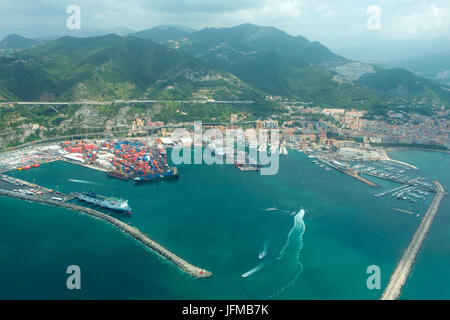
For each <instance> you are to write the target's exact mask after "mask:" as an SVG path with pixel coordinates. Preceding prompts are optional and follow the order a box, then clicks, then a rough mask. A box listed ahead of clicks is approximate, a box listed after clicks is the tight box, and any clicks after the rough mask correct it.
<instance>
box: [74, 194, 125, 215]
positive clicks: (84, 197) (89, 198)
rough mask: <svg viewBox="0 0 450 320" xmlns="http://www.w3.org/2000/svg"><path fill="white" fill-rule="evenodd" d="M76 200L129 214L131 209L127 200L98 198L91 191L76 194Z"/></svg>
mask: <svg viewBox="0 0 450 320" xmlns="http://www.w3.org/2000/svg"><path fill="white" fill-rule="evenodd" d="M77 198H78V199H80V200H81V201H85V202H88V203H92V204H94V205H96V206H100V207H102V208H107V209H111V210H115V211H120V212H125V213H127V214H131V207H130V206H129V205H128V200H122V199H119V198H114V197H104V196H100V195H98V194H96V193H95V192H93V191H88V192H84V193H79V194H77Z"/></svg>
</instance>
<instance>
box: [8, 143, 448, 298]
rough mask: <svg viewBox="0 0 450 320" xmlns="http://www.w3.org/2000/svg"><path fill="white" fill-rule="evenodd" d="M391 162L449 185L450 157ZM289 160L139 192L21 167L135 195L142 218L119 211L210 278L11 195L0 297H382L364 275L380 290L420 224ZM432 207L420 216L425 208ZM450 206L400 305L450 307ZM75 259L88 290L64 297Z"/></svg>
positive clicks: (85, 175)
mask: <svg viewBox="0 0 450 320" xmlns="http://www.w3.org/2000/svg"><path fill="white" fill-rule="evenodd" d="M391 157H393V158H395V159H399V160H405V161H408V162H410V163H412V164H415V165H417V166H419V167H420V168H421V172H420V173H421V175H423V176H427V177H430V178H432V177H439V180H440V181H441V182H442V183H443V185H444V187H445V188H446V189H450V174H449V172H448V170H447V171H446V169H447V168H448V167H449V166H448V164H449V163H448V162H449V155H444V154H439V153H427V152H419V151H408V152H403V151H402V152H395V153H392V154H391ZM280 161H281V163H280V171H279V173H278V174H277V175H275V176H260V175H258V174H256V173H245V172H240V171H239V170H237V169H236V168H234V167H233V166H227V165H213V166H207V165H182V166H179V168H180V171H181V177H180V179H178V180H177V181H171V182H162V183H156V184H148V185H142V186H135V185H134V184H132V183H131V182H126V181H121V180H117V179H114V178H109V177H107V176H106V175H105V174H104V173H102V172H97V171H93V170H90V169H87V168H83V167H78V166H75V165H71V164H68V163H62V162H56V163H50V164H47V165H43V166H41V167H40V168H39V169H30V170H28V171H20V172H19V171H16V172H14V173H12V175H14V176H17V177H20V178H23V179H25V180H28V181H35V182H36V183H37V184H40V185H44V186H47V187H51V188H54V189H57V190H59V191H61V192H70V191H85V190H88V189H93V190H94V191H96V192H98V193H99V194H104V195H111V196H118V197H122V198H125V199H128V200H129V204H130V205H131V206H132V207H133V215H132V216H131V217H130V218H126V217H123V216H121V215H117V214H115V213H112V214H113V215H114V216H116V217H119V218H121V219H122V220H124V221H126V222H128V223H129V224H131V225H133V226H136V227H138V228H139V229H140V230H142V231H144V232H146V233H148V234H149V235H150V236H151V237H152V238H153V239H155V240H157V241H158V242H160V243H162V244H163V245H165V246H166V247H167V248H169V249H171V250H172V251H174V252H175V253H177V254H179V255H180V256H181V257H183V258H185V259H186V260H188V261H190V262H191V263H193V264H196V265H199V266H201V267H204V268H206V269H208V270H210V271H212V273H213V276H212V277H211V278H208V279H200V280H199V279H194V278H191V277H189V276H187V275H185V274H184V273H182V272H180V271H178V269H177V268H175V267H174V266H172V265H171V264H170V263H168V262H166V261H165V260H163V259H161V258H159V257H158V256H156V255H155V254H153V253H152V252H151V251H150V250H148V249H146V248H144V247H143V246H141V245H140V244H139V243H137V242H136V241H134V240H133V239H131V238H129V237H128V236H126V235H125V234H123V233H122V232H120V231H118V230H117V229H116V228H114V227H112V226H110V225H108V224H106V223H104V222H102V221H98V220H96V219H93V218H91V217H88V216H85V215H82V214H79V213H76V212H72V211H68V210H65V209H61V208H53V207H49V206H44V205H40V204H34V203H28V202H23V201H20V200H16V199H8V198H4V197H1V198H0V208H1V214H0V223H1V225H2V227H3V228H2V229H3V232H2V233H1V234H0V261H2V263H1V264H0V274H1V275H2V277H1V278H0V298H3V299H13V298H26V299H38V298H39V299H51V298H57V299H266V298H270V299H378V298H379V297H380V295H381V293H382V290H369V289H368V288H367V286H366V279H367V277H368V275H367V274H366V269H367V267H368V266H370V265H378V266H380V268H381V284H382V288H384V286H385V285H386V284H387V282H388V280H389V277H390V274H391V273H392V271H393V269H394V267H395V265H396V263H397V261H398V260H399V258H400V257H401V255H402V252H403V250H404V249H405V248H406V246H407V244H408V242H409V240H410V238H411V237H412V235H413V233H414V231H415V229H416V227H417V225H418V224H419V223H420V218H417V217H415V216H410V215H407V214H402V213H399V212H396V211H393V210H392V208H393V207H401V205H400V204H399V201H398V200H396V199H394V198H392V197H383V198H381V199H376V198H375V197H373V194H375V193H377V192H379V190H376V189H373V188H371V187H369V186H366V185H364V184H362V183H360V182H358V181H356V180H355V179H353V178H351V177H348V176H345V175H343V174H341V173H339V172H335V171H325V170H323V169H322V168H320V167H318V166H316V165H314V164H312V163H311V162H310V161H309V160H308V159H307V157H306V156H305V155H303V154H301V153H298V152H296V151H291V152H290V154H289V156H288V157H282V158H281V159H280ZM380 184H382V185H383V186H386V187H391V186H392V184H390V183H388V182H383V181H381V182H380ZM430 201H431V198H429V199H428V200H427V201H426V203H422V204H418V205H415V210H416V211H418V212H423V211H425V210H426V207H427V205H428V203H429V202H430ZM404 206H405V208H406V209H409V208H408V205H407V204H405V205H404ZM301 207H303V208H304V209H305V210H306V214H305V216H304V217H303V218H301V217H300V216H299V215H298V214H297V213H298V212H299V210H300V208H301ZM448 208H449V202H448V198H447V199H445V200H444V202H443V205H442V206H441V209H440V212H439V213H438V215H437V217H436V220H435V222H434V224H433V226H432V229H431V232H430V234H429V237H428V238H427V241H426V242H425V246H424V248H423V250H422V251H421V254H420V256H419V259H418V262H417V265H416V267H415V268H414V270H413V273H412V278H411V280H410V281H409V282H408V284H407V287H406V289H405V290H404V293H403V296H402V298H405V299H422V298H436V297H437V298H447V299H448V298H450V294H449V291H448V290H446V288H447V287H448V286H449V285H450V277H449V274H448V269H449V266H450V261H449V259H450V258H449V257H450V256H449V254H448V253H449V243H448V235H449V234H448V230H449V228H448V226H449V217H448V214H446V213H448V212H449V210H448ZM264 247H266V248H267V255H266V256H265V257H264V259H262V260H260V259H258V254H259V252H260V251H261V250H262V249H263V248H264ZM73 264H75V265H79V266H80V268H81V273H82V279H81V286H82V289H81V290H78V291H76V290H75V291H71V290H68V289H67V288H66V279H67V276H68V275H67V274H66V273H65V271H66V268H67V266H69V265H73ZM243 274H247V277H242V275H243Z"/></svg>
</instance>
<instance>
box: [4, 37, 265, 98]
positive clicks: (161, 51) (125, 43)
mask: <svg viewBox="0 0 450 320" xmlns="http://www.w3.org/2000/svg"><path fill="white" fill-rule="evenodd" d="M0 75H1V77H0V84H1V85H2V86H3V87H5V88H8V90H9V91H10V92H11V94H12V95H14V96H15V97H17V98H19V99H22V100H44V101H46V100H55V99H58V100H80V99H91V100H108V99H130V98H144V97H145V98H167V99H171V98H173V99H188V98H192V95H193V93H195V92H196V91H198V90H203V91H202V92H206V94H209V95H212V96H211V97H210V98H214V97H213V96H214V95H217V96H220V97H226V96H227V95H228V96H235V97H234V98H236V99H242V98H245V97H247V96H258V95H260V94H259V93H257V91H256V90H254V89H252V88H250V87H248V86H246V85H245V84H244V83H242V82H241V81H240V80H239V79H237V78H236V77H234V76H233V75H230V74H226V73H224V72H217V71H215V70H213V69H211V68H208V67H207V66H205V65H204V64H203V63H202V62H200V61H198V60H197V59H195V58H191V57H189V56H186V55H185V54H183V53H182V52H180V51H177V50H174V49H171V48H168V47H165V46H161V45H158V44H156V43H154V42H153V41H150V40H142V39H138V38H135V37H126V38H121V37H119V36H116V35H107V36H102V37H91V38H72V37H63V38H60V39H58V40H55V41H52V42H50V43H48V44H45V45H42V46H38V47H34V48H31V49H28V50H25V51H22V52H20V53H17V54H16V55H14V56H13V57H8V58H7V57H3V58H0ZM168 87H169V88H170V90H169V89H167V88H168ZM208 88H210V89H211V90H212V91H213V92H211V90H208ZM208 97H209V96H208Z"/></svg>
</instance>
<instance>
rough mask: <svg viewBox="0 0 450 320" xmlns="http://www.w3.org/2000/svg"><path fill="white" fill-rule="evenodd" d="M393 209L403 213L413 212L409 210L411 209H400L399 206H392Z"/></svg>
mask: <svg viewBox="0 0 450 320" xmlns="http://www.w3.org/2000/svg"><path fill="white" fill-rule="evenodd" d="M394 210H395V211H398V212H403V213H407V214H411V215H412V214H414V212H411V211H408V210H405V209H401V208H394Z"/></svg>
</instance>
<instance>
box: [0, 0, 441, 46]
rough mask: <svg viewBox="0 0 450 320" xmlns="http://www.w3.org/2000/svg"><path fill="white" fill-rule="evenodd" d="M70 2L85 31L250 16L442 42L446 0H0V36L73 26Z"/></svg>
mask: <svg viewBox="0 0 450 320" xmlns="http://www.w3.org/2000/svg"><path fill="white" fill-rule="evenodd" d="M70 5H77V6H78V7H79V8H80V12H81V18H80V22H81V25H80V26H81V29H80V30H79V31H85V32H89V31H90V30H95V29H100V30H107V31H108V30H115V28H119V27H121V28H123V27H126V28H129V29H132V30H135V31H140V30H143V29H147V28H150V27H153V26H157V25H160V24H183V25H186V26H189V27H193V28H195V29H202V28H205V27H231V26H235V25H239V24H242V23H253V24H257V25H265V26H269V25H270V26H275V27H277V28H279V29H281V30H283V31H286V32H287V33H289V34H292V35H302V36H305V37H307V38H308V39H309V40H314V41H320V42H321V43H323V44H325V45H327V46H329V47H330V48H332V49H340V48H347V47H358V46H362V45H364V46H365V47H366V48H367V47H370V46H374V47H376V46H377V45H383V44H388V43H392V42H405V41H409V42H415V43H423V44H426V43H431V42H435V43H436V42H448V43H450V0H370V1H367V0H95V1H92V0H33V1H30V0H26V1H25V0H1V1H0V37H4V36H6V35H7V34H9V33H12V32H15V33H19V34H23V35H25V36H32V37H36V36H44V35H53V34H51V33H56V34H59V33H62V32H63V33H66V34H70V32H76V31H73V30H69V29H67V28H66V20H67V19H68V17H69V16H70V14H68V13H66V10H67V7H68V6H70ZM56 30H57V31H56ZM449 49H450V48H449Z"/></svg>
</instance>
